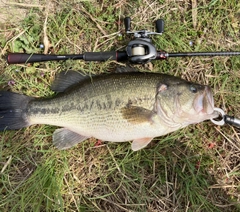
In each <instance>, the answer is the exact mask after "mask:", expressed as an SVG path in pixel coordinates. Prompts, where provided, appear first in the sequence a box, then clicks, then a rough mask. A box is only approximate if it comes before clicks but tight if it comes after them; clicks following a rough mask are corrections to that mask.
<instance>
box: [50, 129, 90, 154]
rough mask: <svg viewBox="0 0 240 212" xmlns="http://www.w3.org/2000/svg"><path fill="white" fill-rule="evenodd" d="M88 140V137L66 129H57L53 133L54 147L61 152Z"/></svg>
mask: <svg viewBox="0 0 240 212" xmlns="http://www.w3.org/2000/svg"><path fill="white" fill-rule="evenodd" d="M86 139H88V137H86V136H82V135H79V134H77V133H75V132H72V131H71V130H68V129H65V128H61V129H57V130H55V131H54V133H53V145H54V146H55V147H56V148H58V149H59V150H63V149H68V148H70V147H72V146H75V145H77V144H78V143H80V142H82V141H84V140H86Z"/></svg>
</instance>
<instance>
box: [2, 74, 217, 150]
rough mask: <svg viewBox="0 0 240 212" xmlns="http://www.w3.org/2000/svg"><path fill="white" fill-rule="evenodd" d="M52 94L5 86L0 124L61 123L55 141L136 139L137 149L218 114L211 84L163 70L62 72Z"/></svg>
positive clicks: (134, 146) (4, 126) (14, 126)
mask: <svg viewBox="0 0 240 212" xmlns="http://www.w3.org/2000/svg"><path fill="white" fill-rule="evenodd" d="M52 89H53V90H54V91H57V92H59V94H58V95H56V96H54V97H52V98H34V97H29V96H26V95H22V94H17V93H13V92H8V91H0V130H1V131H3V130H11V129H20V128H23V127H27V126H30V125H34V124H48V125H55V126H60V127H62V128H60V129H57V130H56V131H55V132H54V133H53V144H54V145H55V146H56V147H57V148H58V149H67V148H70V147H71V146H74V145H76V144H77V143H80V142H82V141H84V140H86V139H88V138H90V137H95V138H97V139H100V140H103V141H112V142H124V141H131V140H132V141H133V142H132V145H131V147H132V149H133V150H134V151H136V150H139V149H142V148H144V147H146V146H147V145H148V144H149V143H150V142H151V140H152V139H153V138H154V137H158V136H162V135H165V134H167V133H170V132H173V131H175V130H178V129H180V128H183V127H186V126H188V125H189V124H195V123H199V122H202V121H204V120H208V119H212V118H216V117H217V116H218V113H216V112H215V111H214V101H213V95H212V92H211V89H210V88H209V87H208V86H205V85H199V84H195V83H192V82H188V81H185V80H183V79H180V78H178V77H174V76H169V75H164V74H158V73H141V72H130V73H112V74H105V75H98V76H93V77H92V78H90V77H86V76H82V75H81V74H80V73H78V72H74V71H69V72H62V73H60V74H59V75H58V76H57V77H56V80H55V82H54V83H53V86H52Z"/></svg>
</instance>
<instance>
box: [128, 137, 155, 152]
mask: <svg viewBox="0 0 240 212" xmlns="http://www.w3.org/2000/svg"><path fill="white" fill-rule="evenodd" d="M152 139H153V138H140V139H135V140H133V142H132V146H131V147H132V150H133V151H138V150H140V149H143V148H144V147H146V146H147V145H148V144H149V143H150V142H151V141H152Z"/></svg>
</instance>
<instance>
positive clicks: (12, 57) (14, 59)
mask: <svg viewBox="0 0 240 212" xmlns="http://www.w3.org/2000/svg"><path fill="white" fill-rule="evenodd" d="M41 61H42V55H41V54H26V53H10V54H8V56H7V62H8V64H20V63H33V62H41Z"/></svg>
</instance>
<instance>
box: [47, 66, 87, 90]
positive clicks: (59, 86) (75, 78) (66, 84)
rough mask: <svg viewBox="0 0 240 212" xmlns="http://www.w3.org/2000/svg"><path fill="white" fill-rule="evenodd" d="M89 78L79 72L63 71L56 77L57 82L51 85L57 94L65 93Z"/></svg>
mask: <svg viewBox="0 0 240 212" xmlns="http://www.w3.org/2000/svg"><path fill="white" fill-rule="evenodd" d="M89 78H90V77H89V76H84V75H83V74H82V73H80V72H77V71H72V70H70V71H62V72H60V73H59V74H57V75H56V77H55V80H54V81H53V83H52V85H51V89H52V90H53V91H55V92H64V91H65V90H67V89H68V88H70V87H72V86H74V85H76V84H78V83H80V82H82V81H84V80H86V79H89Z"/></svg>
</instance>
